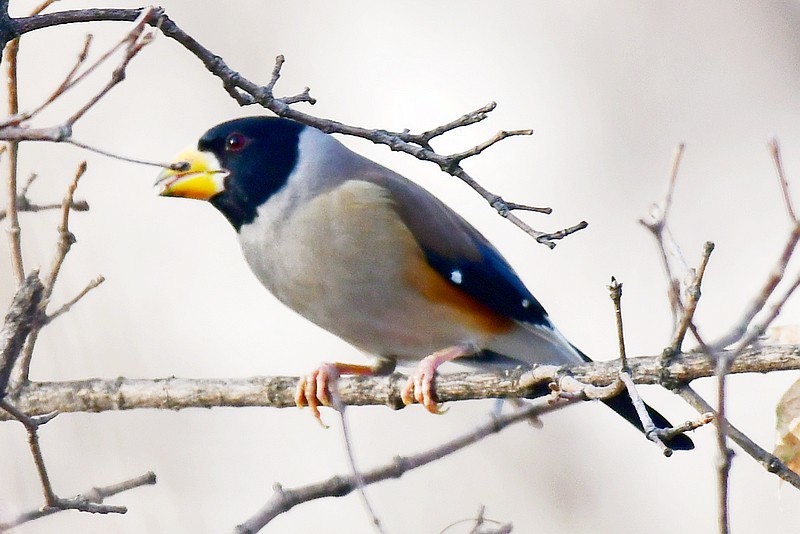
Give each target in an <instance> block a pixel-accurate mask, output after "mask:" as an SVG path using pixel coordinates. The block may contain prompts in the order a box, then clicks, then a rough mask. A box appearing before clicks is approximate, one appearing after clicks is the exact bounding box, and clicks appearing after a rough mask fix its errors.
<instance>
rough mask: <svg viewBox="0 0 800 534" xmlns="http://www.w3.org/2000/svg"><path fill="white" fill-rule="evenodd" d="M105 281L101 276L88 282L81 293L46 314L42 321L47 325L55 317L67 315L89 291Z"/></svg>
mask: <svg viewBox="0 0 800 534" xmlns="http://www.w3.org/2000/svg"><path fill="white" fill-rule="evenodd" d="M105 281H106V279H105V278H104V277H103V276H102V275H99V276H97V277H96V278H94V279H92V280H90V281H89V283H88V284H86V286H85V287H84V288H83V289H81V291H80V292H79V293H78V294H77V295H75V296H74V297H72V298H71V299H69V300H68V301H67V302H65V303H64V304H62V305H61V307H60V308H58V309H57V310H55V311H53V312H50V313H49V314H47V316H46V317H45V319H44V322H45V323H49V322H51V321H53V319H56V318H57V317H60V316H61V315H64V314H65V313H67V312H68V311H69V310H71V309H72V307H73V306H74V305H75V304H77V303H78V301H79V300H81V299H82V298H83V297H85V296H86V294H87V293H89V291H91V290H92V289H94V288H96V287H97V286H99V285H100V284H102V283H103V282H105Z"/></svg>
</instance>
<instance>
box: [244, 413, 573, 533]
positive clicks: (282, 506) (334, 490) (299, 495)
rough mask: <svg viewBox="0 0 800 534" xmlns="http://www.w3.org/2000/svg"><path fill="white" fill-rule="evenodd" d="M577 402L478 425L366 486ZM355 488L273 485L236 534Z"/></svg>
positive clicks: (348, 484)
mask: <svg viewBox="0 0 800 534" xmlns="http://www.w3.org/2000/svg"><path fill="white" fill-rule="evenodd" d="M572 402H575V401H561V402H558V403H548V402H546V401H544V400H540V401H538V402H537V403H534V404H532V405H530V406H528V407H527V408H524V409H521V410H517V411H515V412H513V413H510V414H506V415H501V416H497V417H493V418H492V420H491V421H489V422H488V423H485V424H483V425H480V426H478V427H477V428H475V429H474V430H472V431H470V432H469V433H467V434H464V435H462V436H460V437H458V438H455V439H453V440H451V441H448V442H447V443H444V444H442V445H439V446H437V447H434V448H433V449H431V450H429V451H425V452H422V453H419V454H415V455H413V456H406V457H403V456H398V457H396V458H395V459H394V460H393V461H392V462H391V463H389V464H387V465H384V466H382V467H378V468H376V469H372V470H370V471H367V472H365V473H363V478H364V483H365V484H367V485H369V484H374V483H375V482H380V481H382V480H388V479H390V478H399V477H401V476H402V475H403V474H405V473H407V472H408V471H411V470H413V469H416V468H417V467H421V466H423V465H427V464H429V463H431V462H433V461H436V460H439V459H441V458H443V457H445V456H447V455H450V454H453V453H454V452H457V451H459V450H461V449H463V448H464V447H466V446H468V445H471V444H473V443H476V442H478V441H480V440H481V439H483V438H485V437H486V436H490V435H492V434H495V433H497V432H499V431H501V430H503V429H504V428H506V427H507V426H509V425H511V424H514V423H516V422H519V421H525V420H527V419H529V418H530V417H534V416H537V415H541V414H543V413H546V412H551V411H553V410H557V409H559V408H563V407H564V406H567V405H569V404H571V403H572ZM355 487H356V484H355V481H354V480H353V477H352V476H349V475H339V476H335V477H332V478H330V479H328V480H324V481H322V482H318V483H315V484H309V485H307V486H303V487H299V488H293V489H286V488H283V487H282V486H281V485H280V484H276V485H275V486H274V495H273V496H272V497H271V498H270V499H269V501H267V503H266V504H265V505H264V506H263V507H262V508H261V510H259V511H258V512H257V513H256V514H255V515H254V516H253V517H251V518H250V519H248V520H247V521H246V522H244V523H242V524H241V525H239V526H237V527H236V533H237V534H251V533H255V532H258V531H259V530H261V529H262V528H263V527H264V526H265V525H267V524H268V523H269V522H270V521H272V520H273V519H275V517H277V516H278V515H280V514H282V513H284V512H287V511H289V510H291V509H292V508H294V507H295V506H297V505H299V504H303V503H305V502H309V501H312V500H315V499H321V498H324V497H342V496H344V495H347V494H348V493H350V492H352V491H353V490H354V489H355Z"/></svg>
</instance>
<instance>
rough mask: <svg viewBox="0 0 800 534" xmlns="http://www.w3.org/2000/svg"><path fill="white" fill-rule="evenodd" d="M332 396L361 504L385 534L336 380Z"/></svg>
mask: <svg viewBox="0 0 800 534" xmlns="http://www.w3.org/2000/svg"><path fill="white" fill-rule="evenodd" d="M330 398H331V404H332V406H333V408H334V409H335V410H336V411H337V412H339V416H340V417H339V418H340V421H341V422H342V440H343V441H344V449H345V451H346V452H347V462H348V464H349V465H350V475H351V476H352V477H353V481H354V482H355V489H356V491H357V492H358V496H359V497H360V498H361V504H362V505H363V506H364V510H365V511H366V512H367V515H368V516H369V518H370V523H371V524H372V527H373V528H374V529H375V532H378V533H379V534H384V532H385V531H384V530H383V526H382V525H381V520H380V519H379V518H378V514H376V513H375V508H374V507H373V506H372V503H371V502H370V500H369V497H368V496H367V490H366V488H365V486H366V484H365V483H364V477H363V475H362V474H361V471H360V470H359V468H358V463H357V462H356V453H355V449H354V447H353V437H352V433H351V432H350V424H349V421H348V420H347V415H346V410H347V406H346V405H345V403H344V402H342V397H341V395H339V390H338V388H337V387H336V381H334V382H333V387H331V388H330Z"/></svg>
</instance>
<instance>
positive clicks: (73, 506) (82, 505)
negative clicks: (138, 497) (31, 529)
mask: <svg viewBox="0 0 800 534" xmlns="http://www.w3.org/2000/svg"><path fill="white" fill-rule="evenodd" d="M155 483H156V475H155V473H153V472H152V471H151V472H148V473H145V474H143V475H140V476H138V477H135V478H132V479H130V480H125V481H123V482H119V483H117V484H111V485H109V486H100V487H94V488H92V489H90V490H89V491H87V492H86V493H82V494H80V495H76V496H74V497H68V498H64V499H59V503H58V504H59V506H48V507H44V508H40V509H38V510H34V511H31V512H25V513H23V514H20V515H18V516H17V517H16V518H14V519H13V520H12V521H9V522H8V523H0V532H5V531H6V530H9V529H11V528H14V527H18V526H19V525H22V524H24V523H27V522H29V521H33V520H36V519H40V518H42V517H45V516H48V515H52V514H54V513H56V512H62V511H64V510H80V511H84V512H92V513H121V514H124V513H125V512H127V508H126V507H124V506H109V505H104V504H103V501H104V500H105V499H106V498H108V497H113V496H114V495H117V494H119V493H122V492H124V491H128V490H131V489H134V488H139V487H141V486H150V485H153V484H155Z"/></svg>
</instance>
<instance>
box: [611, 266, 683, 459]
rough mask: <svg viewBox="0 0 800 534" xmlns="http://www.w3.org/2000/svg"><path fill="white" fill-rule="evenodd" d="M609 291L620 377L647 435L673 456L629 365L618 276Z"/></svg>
mask: <svg viewBox="0 0 800 534" xmlns="http://www.w3.org/2000/svg"><path fill="white" fill-rule="evenodd" d="M608 291H609V296H610V297H611V301H612V302H613V303H614V316H615V319H616V324H617V341H618V343H619V360H620V370H619V379H620V381H621V382H622V383H623V384H625V388H626V389H627V390H628V396H630V398H631V402H632V403H633V407H634V409H635V410H636V415H637V416H638V417H639V422H640V423H641V424H642V430H644V435H645V437H646V438H647V439H649V440H650V441H652V442H653V443H655V444H656V445H658V447H659V448H660V449H661V452H662V453H663V454H664V456H667V457H669V456H672V453H673V450H672V449H670V448H669V447H668V446H667V444H666V443H664V441H663V440H662V439H661V434H660V432H659V431H660V430H662V429H659V428H658V427H657V426H656V425H655V423H654V422H653V418H652V417H650V414H649V413H648V412H647V406H646V405H645V403H644V400H642V396H641V395H639V390H638V389H636V384H634V382H633V379H632V378H631V373H630V368H629V367H628V357H627V355H626V351H625V329H624V328H623V323H622V284H620V283H619V282H617V280H616V278H614V277H611V284H610V285H609V286H608Z"/></svg>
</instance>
